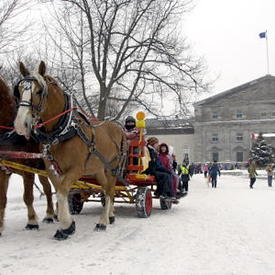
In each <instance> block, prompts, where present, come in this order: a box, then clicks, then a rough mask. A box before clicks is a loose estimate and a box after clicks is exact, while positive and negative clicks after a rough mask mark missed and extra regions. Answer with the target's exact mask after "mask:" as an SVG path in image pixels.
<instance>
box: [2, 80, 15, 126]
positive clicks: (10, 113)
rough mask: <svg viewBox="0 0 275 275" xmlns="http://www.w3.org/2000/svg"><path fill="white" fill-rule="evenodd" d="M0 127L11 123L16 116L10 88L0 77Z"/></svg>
mask: <svg viewBox="0 0 275 275" xmlns="http://www.w3.org/2000/svg"><path fill="white" fill-rule="evenodd" d="M0 105H1V108H0V125H2V126H7V125H10V126H11V124H12V123H13V120H14V118H15V114H16V104H15V100H14V98H13V97H12V95H11V92H10V88H9V86H8V85H7V84H6V82H5V80H4V79H3V78H2V77H1V76H0Z"/></svg>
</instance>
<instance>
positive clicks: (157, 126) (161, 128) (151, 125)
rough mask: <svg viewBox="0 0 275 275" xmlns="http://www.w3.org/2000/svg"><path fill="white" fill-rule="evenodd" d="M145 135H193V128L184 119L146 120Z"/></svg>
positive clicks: (188, 121) (189, 122)
mask: <svg viewBox="0 0 275 275" xmlns="http://www.w3.org/2000/svg"><path fill="white" fill-rule="evenodd" d="M146 131H147V135H179V134H193V133H194V128H193V125H192V123H191V121H190V120H186V119H170V120H168V119H167V120H160V119H146Z"/></svg>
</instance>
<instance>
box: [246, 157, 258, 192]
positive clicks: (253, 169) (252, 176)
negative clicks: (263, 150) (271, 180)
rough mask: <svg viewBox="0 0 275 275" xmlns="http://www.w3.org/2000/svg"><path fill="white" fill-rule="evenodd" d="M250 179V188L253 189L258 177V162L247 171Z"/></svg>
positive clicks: (253, 162)
mask: <svg viewBox="0 0 275 275" xmlns="http://www.w3.org/2000/svg"><path fill="white" fill-rule="evenodd" d="M247 171H248V175H249V179H250V184H249V187H250V188H251V189H253V185H254V183H255V181H256V176H258V174H257V171H256V162H255V161H252V162H251V163H250V165H249V167H248V169H247Z"/></svg>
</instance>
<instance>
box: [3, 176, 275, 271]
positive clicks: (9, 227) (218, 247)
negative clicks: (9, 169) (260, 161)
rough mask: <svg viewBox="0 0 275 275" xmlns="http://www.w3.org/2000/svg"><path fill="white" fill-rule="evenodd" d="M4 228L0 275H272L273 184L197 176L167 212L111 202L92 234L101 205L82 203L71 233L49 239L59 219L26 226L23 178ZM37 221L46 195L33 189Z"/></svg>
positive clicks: (16, 183) (13, 185) (15, 182)
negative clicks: (214, 182)
mask: <svg viewBox="0 0 275 275" xmlns="http://www.w3.org/2000/svg"><path fill="white" fill-rule="evenodd" d="M8 196H9V198H8V206H7V211H6V228H5V231H4V233H3V236H2V237H1V238H0V274H1V275H8V274H20V275H23V274H28V275H29V274H39V275H42V274H66V275H67V274H77V275H81V274H104V275H105V274H125V275H126V274H127V275H128V274H144V275H145V274H150V275H151V274H184V275H191V274H194V275H200V274H209V275H225V274H226V275H229V274H230V275H232V274H236V275H245V274H247V275H265V274H268V275H272V274H275V214H274V212H275V187H273V188H268V187H267V180H266V179H258V180H257V181H256V183H255V188H254V189H253V190H251V189H249V188H248V178H247V177H244V176H231V175H222V176H221V177H220V178H218V188H217V189H212V188H209V187H208V186H207V184H206V182H205V180H204V178H203V176H202V175H195V176H194V177H193V178H192V180H191V182H190V192H189V195H188V197H186V198H183V199H182V200H181V202H180V204H179V205H176V206H173V208H172V209H171V210H170V211H163V210H160V207H159V203H158V201H155V202H154V209H153V212H152V215H151V217H150V218H148V219H141V218H137V217H136V215H135V208H134V205H119V204H117V205H116V223H115V224H114V225H110V226H109V227H108V228H107V231H106V232H94V231H93V228H94V226H95V223H96V222H97V221H98V217H99V213H100V212H101V206H100V205H99V204H95V203H86V204H85V206H84V209H83V211H82V213H81V214H80V215H77V216H75V220H76V224H77V231H76V233H75V234H74V235H73V236H72V237H71V238H70V239H68V240H66V241H55V240H53V239H52V236H53V234H54V232H55V231H56V227H57V224H55V225H49V224H41V225H40V230H39V231H34V232H32V231H26V230H24V229H23V228H24V226H25V223H26V208H25V206H24V203H23V202H22V199H21V197H22V184H21V179H20V178H19V177H17V176H13V178H12V181H11V182H10V188H9V192H8ZM35 206H36V209H37V213H38V214H39V216H40V218H41V219H42V218H43V215H44V210H45V198H44V197H43V198H42V199H39V193H38V192H37V191H36V200H35Z"/></svg>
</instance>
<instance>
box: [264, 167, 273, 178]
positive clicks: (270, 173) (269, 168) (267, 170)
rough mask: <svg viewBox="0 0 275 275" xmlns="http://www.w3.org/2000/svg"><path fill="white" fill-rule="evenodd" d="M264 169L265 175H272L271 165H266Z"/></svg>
mask: <svg viewBox="0 0 275 275" xmlns="http://www.w3.org/2000/svg"><path fill="white" fill-rule="evenodd" d="M265 170H266V172H267V175H268V176H269V177H272V176H273V168H272V167H271V166H267V167H266V169H265Z"/></svg>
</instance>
